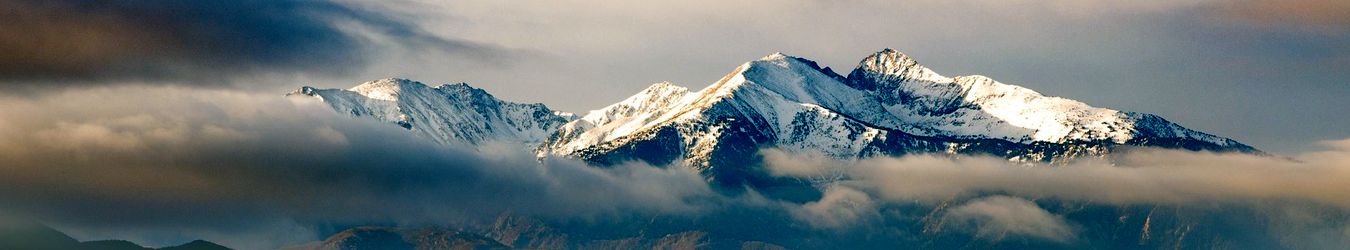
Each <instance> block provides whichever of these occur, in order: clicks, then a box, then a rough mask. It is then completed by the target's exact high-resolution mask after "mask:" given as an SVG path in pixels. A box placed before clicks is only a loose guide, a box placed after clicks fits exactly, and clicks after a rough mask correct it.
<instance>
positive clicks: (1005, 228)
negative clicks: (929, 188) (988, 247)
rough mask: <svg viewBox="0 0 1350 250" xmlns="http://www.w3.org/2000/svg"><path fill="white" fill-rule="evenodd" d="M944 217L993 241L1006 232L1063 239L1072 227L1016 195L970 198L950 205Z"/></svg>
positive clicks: (1070, 234) (1013, 234) (1070, 232)
mask: <svg viewBox="0 0 1350 250" xmlns="http://www.w3.org/2000/svg"><path fill="white" fill-rule="evenodd" d="M946 216H947V219H949V220H951V222H950V223H953V224H957V226H958V227H965V228H962V229H969V230H973V231H974V232H975V235H976V236H978V237H984V238H990V239H991V240H995V241H997V240H999V238H1002V237H1006V236H1009V235H1012V236H1027V237H1035V238H1041V239H1046V240H1051V241H1058V242H1067V241H1069V240H1072V239H1073V237H1074V232H1073V228H1072V227H1070V226H1069V224H1068V222H1066V221H1065V220H1064V218H1062V217H1059V216H1057V215H1054V214H1050V212H1048V211H1045V209H1041V207H1040V206H1038V205H1036V203H1032V202H1031V201H1028V200H1025V199H1022V198H1017V197H1010V196H992V197H987V198H981V199H978V200H973V201H970V202H969V203H966V204H964V205H961V206H959V207H955V208H952V209H951V211H948V212H947V215H946Z"/></svg>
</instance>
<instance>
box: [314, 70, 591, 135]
mask: <svg viewBox="0 0 1350 250" xmlns="http://www.w3.org/2000/svg"><path fill="white" fill-rule="evenodd" d="M288 95H290V96H295V95H304V96H310V97H314V98H318V99H319V100H322V101H323V102H324V103H327V104H328V105H329V106H330V107H332V108H333V110H336V111H337V112H340V113H345V114H351V115H352V116H357V117H371V118H374V119H378V120H381V121H386V122H391V123H395V124H398V125H399V126H402V127H403V128H406V129H408V130H411V131H413V132H416V133H418V134H419V135H422V136H423V137H426V138H428V139H431V140H434V141H437V142H440V143H447V144H474V145H476V144H481V143H484V142H488V141H500V142H507V143H523V144H526V145H529V146H531V147H532V146H534V145H537V144H538V143H539V142H541V141H543V140H544V139H545V138H548V136H549V135H550V134H553V131H554V130H555V129H557V128H558V127H559V126H561V125H563V124H565V123H567V122H568V121H569V120H571V119H572V114H569V113H564V112H558V111H553V110H551V109H549V108H548V107H547V106H544V105H543V104H538V103H530V104H525V103H514V102H508V101H502V100H499V99H497V98H496V97H493V96H492V95H491V94H488V93H487V91H483V90H482V89H478V88H474V87H470V86H469V85H468V84H464V83H457V84H444V85H440V86H436V87H431V86H427V85H426V84H423V83H421V82H416V81H412V80H407V79H397V78H390V79H381V80H375V81H370V82H366V83H363V84H361V85H357V86H356V87H352V88H350V89H345V90H344V89H315V88H312V87H308V86H306V87H301V88H300V89H298V90H296V91H295V92H291V93H290V94H288Z"/></svg>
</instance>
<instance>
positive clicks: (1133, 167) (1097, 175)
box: [765, 140, 1350, 210]
mask: <svg viewBox="0 0 1350 250" xmlns="http://www.w3.org/2000/svg"><path fill="white" fill-rule="evenodd" d="M1325 145H1327V146H1329V147H1331V149H1330V150H1327V151H1322V152H1315V153H1308V154H1305V155H1300V156H1296V157H1293V158H1282V157H1277V156H1263V155H1250V154H1216V153H1207V152H1186V151H1175V150H1156V149H1137V150H1133V151H1130V152H1124V153H1122V154H1117V155H1113V156H1112V157H1110V159H1087V160H1082V161H1078V162H1074V163H1069V164H1064V165H1050V166H1032V165H1022V164H1016V163H1011V162H1008V161H1006V160H1003V159H996V158H986V157H959V158H952V157H946V156H939V155H916V156H907V157H899V158H891V157H881V158H873V159H866V160H860V161H857V162H833V163H828V164H823V165H814V166H815V168H812V167H811V166H810V165H804V164H809V163H810V162H819V161H820V160H819V159H818V158H816V157H810V158H806V159H800V158H798V157H794V156H793V155H792V154H788V153H781V152H769V153H766V154H765V155H766V156H767V157H768V158H769V161H770V163H769V164H768V165H769V166H771V167H772V169H771V171H773V172H775V173H779V174H781V175H789V176H799V177H813V176H819V175H820V173H826V172H842V175H844V176H845V177H844V179H846V180H848V181H846V182H844V183H845V184H847V185H851V186H855V187H856V188H859V189H862V190H870V191H873V192H874V193H875V194H876V195H878V196H879V197H882V198H885V199H888V200H896V201H922V202H938V201H943V200H947V199H952V198H961V197H968V196H972V195H979V194H983V193H1007V194H1011V195H1016V196H1020V197H1033V198H1054V199H1066V200H1082V201H1093V202H1098V203H1108V204H1152V203H1169V204H1193V203H1207V202H1214V203H1229V202H1253V201H1302V202H1315V203H1320V204H1324V205H1329V206H1336V207H1340V208H1343V209H1347V210H1350V185H1346V183H1347V180H1350V140H1341V141H1332V142H1326V143H1325Z"/></svg>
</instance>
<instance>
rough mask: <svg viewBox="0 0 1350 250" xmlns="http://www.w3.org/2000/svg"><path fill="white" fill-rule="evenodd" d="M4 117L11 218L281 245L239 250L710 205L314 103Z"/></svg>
mask: <svg viewBox="0 0 1350 250" xmlns="http://www.w3.org/2000/svg"><path fill="white" fill-rule="evenodd" d="M137 96H141V97H144V98H133V97H137ZM108 98H111V99H116V100H122V101H118V102H106V100H107V99H108ZM0 107H4V108H2V109H0V162H4V163H5V164H0V171H2V172H4V173H5V174H4V175H3V176H0V183H3V184H0V186H2V187H0V211H4V212H10V213H17V214H20V215H25V216H32V217H34V218H40V219H42V220H44V221H49V222H52V223H54V224H56V225H58V226H59V225H76V226H73V228H76V229H77V232H79V231H80V230H84V231H99V230H97V229H103V230H106V231H102V232H108V231H111V232H137V231H142V232H144V231H156V230H158V232H170V233H173V234H178V235H184V236H183V237H193V236H191V234H199V235H197V236H195V237H203V236H210V235H232V236H231V237H227V238H223V239H221V240H223V241H225V243H228V244H230V245H236V246H255V245H254V244H264V245H266V244H271V245H267V246H270V247H275V246H277V244H278V243H276V242H253V241H254V239H247V240H241V239H240V238H241V237H247V236H267V237H279V236H288V237H291V238H289V239H290V240H291V242H285V243H292V244H293V243H297V242H295V240H296V238H299V239H300V240H305V241H307V240H313V238H310V237H315V236H314V235H309V234H306V233H303V232H297V231H296V229H305V228H308V227H310V226H313V225H319V224H325V223H353V224H363V223H400V224H407V225H426V224H431V225H444V224H446V223H454V222H456V221H461V222H463V221H466V220H490V219H491V218H493V217H495V216H496V215H497V214H499V213H501V212H503V211H507V210H511V211H515V212H516V213H519V214H522V215H526V216H539V217H542V218H562V219H573V220H611V218H623V217H624V216H631V215H640V214H652V213H660V214H689V213H694V212H697V211H699V209H701V207H702V205H701V204H702V202H704V201H703V200H706V199H708V198H709V197H712V196H713V194H712V193H711V190H710V188H709V187H708V185H707V184H706V183H704V181H703V179H702V178H701V177H699V176H698V175H696V174H694V173H692V172H690V171H688V170H686V169H684V168H668V169H662V168H654V167H650V166H643V165H625V166H617V167H614V168H607V169H601V168H595V167H590V166H587V165H585V164H582V163H580V162H576V161H571V160H561V159H550V160H545V161H543V162H538V161H536V159H535V158H534V157H533V155H532V154H530V153H529V152H528V151H527V150H526V149H524V148H518V146H506V145H497V146H488V147H486V148H482V149H481V150H480V151H475V149H464V148H453V147H446V146H441V145H437V144H434V143H431V142H429V141H426V140H422V139H418V138H416V137H414V136H413V135H412V134H410V133H407V132H406V131H404V130H402V129H401V128H398V127H396V126H389V125H388V124H383V123H378V122H375V121H367V120H364V119H354V118H348V117H341V116H339V115H338V114H335V113H334V112H332V111H331V110H330V109H328V107H326V106H324V105H323V104H321V103H318V102H316V101H314V100H312V99H309V98H304V99H303V100H296V99H287V98H283V97H281V96H280V95H251V94H241V93H238V92H231V91H202V90H184V89H177V88H163V87H117V88H100V89H95V90H80V91H68V92H64V93H61V94H54V95H50V96H45V97H42V98H37V99H34V100H28V101H24V100H0ZM144 235H146V234H140V235H129V236H128V237H143V236H144ZM101 237H109V236H101ZM133 239H140V238H133ZM274 240H285V239H274Z"/></svg>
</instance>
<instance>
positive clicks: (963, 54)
mask: <svg viewBox="0 0 1350 250" xmlns="http://www.w3.org/2000/svg"><path fill="white" fill-rule="evenodd" d="M4 5H11V6H13V7H12V8H6V10H7V11H9V12H13V13H9V14H12V15H13V16H18V17H20V18H17V20H18V21H16V22H7V23H6V24H0V33H3V34H4V37H3V38H0V43H3V44H6V45H7V46H4V49H0V59H3V60H0V61H3V62H2V63H0V82H3V86H4V90H5V91H3V92H0V93H3V94H0V98H23V97H24V96H33V95H44V94H50V93H54V92H60V91H65V90H68V89H70V88H87V87H90V86H107V85H172V86H191V87H202V88H214V89H231V90H236V91H246V92H254V93H286V92H289V91H291V90H294V89H296V88H298V87H300V86H305V85H309V86H319V87H333V88H347V87H350V86H354V85H356V84H359V83H361V82H365V81H369V80H374V79H381V78H388V77H402V78H410V79H414V80H419V81H422V82H426V83H428V84H433V85H434V84H442V83H457V82H467V83H469V84H470V85H472V86H476V87H480V88H484V89H487V90H488V91H490V92H491V93H493V94H495V95H497V96H498V97H500V98H503V99H507V100H514V101H521V102H542V103H545V104H548V105H549V106H550V107H552V108H555V109H559V110H563V111H569V112H585V111H588V110H592V109H597V108H600V107H603V106H605V105H608V104H610V103H613V102H616V101H618V100H622V99H623V98H625V97H627V96H629V95H631V94H634V93H636V92H637V91H639V90H641V89H643V88H645V87H646V86H647V85H650V84H652V83H656V82H660V81H670V82H673V83H675V84H677V85H681V86H686V87H690V88H693V89H699V88H702V87H703V86H707V85H708V84H711V83H712V82H713V81H715V80H716V79H717V78H718V77H720V76H722V75H724V74H725V73H726V72H729V71H730V70H731V69H732V68H734V67H735V66H736V65H739V64H740V63H743V62H746V61H749V60H753V59H756V58H759V57H761V56H764V55H767V54H770V53H773V52H783V53H787V54H789V55H795V56H800V57H805V58H808V59H812V60H816V61H819V62H820V63H822V64H823V65H825V66H830V67H832V68H834V69H835V70H836V71H843V73H846V71H848V70H851V69H852V68H853V66H854V65H855V64H856V63H857V61H859V60H861V59H862V58H863V57H864V56H865V55H867V54H869V53H872V52H875V51H878V50H880V49H882V48H894V49H897V50H900V51H902V52H904V53H906V54H909V55H910V56H912V57H914V58H916V59H918V60H919V61H920V62H921V63H923V64H925V65H927V66H929V67H930V68H933V69H934V70H936V71H937V72H939V73H941V74H944V75H949V76H955V75H971V74H979V75H986V76H990V77H992V78H994V79H996V80H999V81H1002V82H1004V83H1009V84H1016V85H1021V86H1025V87H1029V88H1031V89H1035V90H1037V91H1039V92H1042V93H1044V94H1047V95H1051V96H1061V97H1066V98H1070V99H1075V100H1080V101H1083V102H1086V103H1088V104H1091V105H1094V106H1099V107H1107V108H1113V109H1119V110H1127V111H1137V112H1145V113H1154V114H1159V115H1162V116H1163V117H1166V118H1168V119H1170V120H1172V121H1175V122H1178V123H1180V124H1182V125H1185V126H1188V127H1191V128H1194V129H1197V130H1201V131H1207V132H1211V133H1215V134H1218V135H1222V136H1227V137H1232V138H1235V139H1238V140H1239V141H1243V142H1245V143H1248V144H1252V145H1254V146H1256V147H1257V148H1260V149H1263V150H1266V151H1270V152H1276V153H1296V152H1300V151H1306V150H1314V149H1315V148H1316V147H1315V145H1314V144H1315V143H1313V142H1316V141H1321V140H1335V139H1340V138H1345V137H1350V130H1346V129H1344V128H1343V127H1345V126H1346V125H1350V116H1345V115H1338V114H1341V113H1344V111H1346V109H1347V108H1346V107H1350V98H1343V97H1344V96H1347V95H1350V83H1347V81H1346V80H1345V79H1350V78H1348V77H1350V70H1348V69H1350V66H1347V65H1350V3H1346V2H1344V1H1337V0H1293V1H1276V0H1236V1H1218V0H1186V1H1161V0H1145V1H1130V2H1128V3H1119V2H1118V1H1068V0H1048V1H1030V0H1016V1H974V0H961V1H928V0H918V1H866V0H855V1H737V2H734V3H725V2H721V1H643V2H623V3H615V2H612V1H580V0H567V1H547V2H501V1H421V0H399V1H380V2H369V1H354V0H332V1H239V2H236V3H174V2H169V3H167V4H165V3H161V2H156V1H149V2H137V3H115V4H110V3H100V2H97V1H81V0H69V1H11V2H8V3H4ZM258 9H266V10H268V11H253V10H258ZM66 13H81V14H82V15H64V14H66ZM108 98H110V99H116V98H119V97H108Z"/></svg>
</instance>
